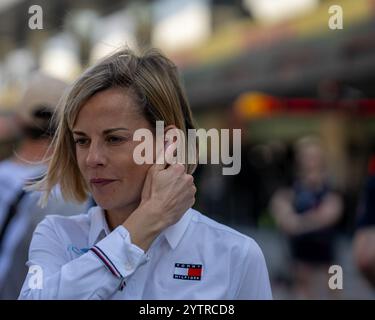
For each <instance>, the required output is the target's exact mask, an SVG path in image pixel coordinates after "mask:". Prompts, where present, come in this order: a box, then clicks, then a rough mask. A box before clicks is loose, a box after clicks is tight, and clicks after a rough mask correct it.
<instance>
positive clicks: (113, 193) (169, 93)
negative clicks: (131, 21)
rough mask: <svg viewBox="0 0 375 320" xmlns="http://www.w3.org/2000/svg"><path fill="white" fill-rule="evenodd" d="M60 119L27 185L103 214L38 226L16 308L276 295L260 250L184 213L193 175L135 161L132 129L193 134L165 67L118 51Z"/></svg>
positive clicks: (181, 168) (83, 81)
mask: <svg viewBox="0 0 375 320" xmlns="http://www.w3.org/2000/svg"><path fill="white" fill-rule="evenodd" d="M59 111H60V112H59V113H58V114H57V120H58V130H57V134H56V136H55V139H54V151H53V155H52V157H51V159H50V162H49V167H48V171H47V173H46V175H45V176H44V179H42V180H41V181H40V182H39V183H38V184H36V185H35V186H34V187H35V188H37V189H42V190H44V191H45V195H46V197H47V196H48V194H49V192H50V191H51V190H52V188H53V187H54V186H55V185H56V184H60V186H61V191H62V194H63V195H64V196H65V198H66V199H69V200H77V201H84V200H86V198H87V196H88V194H92V196H93V198H94V200H95V202H96V203H97V205H98V206H97V207H93V208H91V209H90V210H89V212H88V213H87V214H82V215H77V216H74V217H71V218H67V217H60V216H49V217H47V218H46V219H45V220H44V221H42V222H41V223H40V224H39V225H38V227H37V228H36V230H35V232H34V236H33V239H32V242H31V245H30V251H29V261H28V262H27V265H28V266H29V268H30V269H29V270H30V271H29V274H28V276H27V278H26V280H25V282H24V285H23V288H22V291H21V293H20V297H19V298H20V299H269V298H271V290H270V284H269V279H268V273H267V268H266V264H265V260H264V257H263V254H262V252H261V250H260V248H259V247H258V245H257V244H256V243H255V242H254V241H253V240H252V239H251V238H249V237H247V236H245V235H242V234H240V233H238V232H236V231H235V230H233V229H230V228H229V227H226V226H224V225H221V224H219V223H217V222H215V221H213V220H211V219H209V218H208V217H206V216H204V215H202V214H201V213H199V212H198V211H196V210H194V209H192V208H191V207H192V205H193V204H194V201H195V198H194V197H195V192H196V188H195V186H194V182H193V177H192V175H191V174H192V173H193V171H194V168H195V166H194V165H183V164H178V163H176V164H172V165H170V166H166V165H164V164H158V161H155V162H156V163H153V164H142V165H139V164H136V163H135V161H134V157H133V154H134V150H135V148H136V147H137V145H139V144H140V142H139V141H136V140H135V139H133V135H134V132H135V131H136V130H138V129H141V128H143V129H148V130H150V132H152V133H153V134H155V123H156V121H163V122H164V132H165V133H166V132H168V131H169V130H173V129H177V128H178V129H181V130H182V131H183V132H185V133H186V132H187V130H188V129H194V124H193V119H192V115H191V111H190V107H189V105H188V102H187V100H186V98H185V94H184V92H183V90H182V87H181V85H180V83H179V80H178V74H177V70H176V67H175V66H174V65H173V63H172V62H171V61H170V60H168V59H167V58H166V57H164V56H163V55H162V54H160V53H159V52H158V51H156V50H149V51H147V52H146V53H144V54H143V55H140V56H138V55H136V54H134V53H133V52H132V51H130V50H127V49H126V50H122V51H119V52H116V53H114V54H113V55H111V56H109V57H108V58H106V59H104V60H103V61H101V62H99V63H98V64H97V65H95V66H93V67H92V68H90V69H88V70H87V71H86V72H84V73H83V74H82V75H81V76H80V77H79V78H78V80H77V81H76V82H75V83H74V84H73V85H72V86H71V88H70V90H69V91H68V92H67V93H66V96H65V97H64V98H63V99H62V100H61V101H60V109H59ZM155 138H156V137H155V136H154V139H155ZM156 154H157V156H156ZM162 156H163V154H161V155H160V153H158V152H157V151H156V150H155V157H154V159H155V160H156V157H162Z"/></svg>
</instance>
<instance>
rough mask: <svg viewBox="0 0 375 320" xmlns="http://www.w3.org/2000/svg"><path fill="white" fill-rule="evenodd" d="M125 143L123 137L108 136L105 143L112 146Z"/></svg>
mask: <svg viewBox="0 0 375 320" xmlns="http://www.w3.org/2000/svg"><path fill="white" fill-rule="evenodd" d="M124 141H126V138H124V137H116V136H110V137H107V142H109V143H112V144H117V143H121V142H124Z"/></svg>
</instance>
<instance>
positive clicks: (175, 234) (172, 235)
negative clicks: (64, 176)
mask: <svg viewBox="0 0 375 320" xmlns="http://www.w3.org/2000/svg"><path fill="white" fill-rule="evenodd" d="M192 213H193V209H191V208H190V209H188V210H187V211H186V212H185V213H184V215H183V216H182V217H181V219H180V220H179V221H178V222H177V223H175V224H173V225H171V226H169V227H168V228H167V229H165V230H164V231H163V232H162V234H161V235H164V237H165V238H166V239H167V241H168V243H169V245H170V246H171V248H172V249H175V248H176V247H177V245H178V244H179V242H180V241H181V239H182V237H183V235H184V234H185V231H186V229H187V228H188V226H189V223H190V220H191V217H192ZM88 215H89V217H90V231H89V245H90V246H93V245H95V243H96V242H97V241H98V239H99V237H100V236H102V235H103V233H104V235H108V234H109V233H110V231H109V227H108V224H107V221H106V219H105V215H104V210H103V209H102V208H100V207H93V208H91V209H90V210H89V212H88Z"/></svg>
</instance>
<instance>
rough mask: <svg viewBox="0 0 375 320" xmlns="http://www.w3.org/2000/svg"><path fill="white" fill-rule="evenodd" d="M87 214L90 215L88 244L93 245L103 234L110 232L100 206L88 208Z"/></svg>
mask: <svg viewBox="0 0 375 320" xmlns="http://www.w3.org/2000/svg"><path fill="white" fill-rule="evenodd" d="M88 215H89V217H90V231H89V246H90V247H91V246H93V245H94V244H95V243H96V242H97V241H98V239H99V237H102V236H103V234H104V235H108V234H109V233H110V231H109V227H108V224H107V221H106V219H105V215H104V210H103V209H102V208H100V207H92V208H90V210H89V212H88Z"/></svg>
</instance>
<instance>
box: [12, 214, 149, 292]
mask: <svg viewBox="0 0 375 320" xmlns="http://www.w3.org/2000/svg"><path fill="white" fill-rule="evenodd" d="M147 260H148V256H147V255H146V254H145V253H144V251H143V250H142V249H140V248H139V247H137V246H136V245H134V244H132V243H131V239H130V235H129V233H128V231H127V230H126V229H125V228H124V227H123V226H119V227H117V228H116V229H115V230H113V231H112V232H111V233H110V234H109V235H107V236H106V237H105V238H104V239H103V240H101V241H99V242H98V243H97V244H96V245H95V246H94V247H92V248H91V249H90V250H89V251H88V252H86V253H84V254H83V255H81V256H80V257H78V258H76V259H74V260H71V259H70V258H69V257H68V254H67V251H66V248H65V245H64V242H63V241H62V240H61V239H60V238H59V236H58V234H57V232H56V230H55V228H54V227H53V225H52V223H51V222H50V220H49V219H48V218H47V219H45V220H43V221H42V222H41V223H40V224H39V225H38V227H37V228H36V230H35V232H34V235H33V239H32V241H31V245H30V250H29V260H28V262H27V264H26V265H27V266H28V267H29V273H28V274H27V277H26V279H25V281H24V284H23V287H22V290H21V293H20V295H19V299H108V298H109V297H110V296H111V295H113V294H114V293H115V292H116V291H117V290H126V281H127V279H128V278H129V277H131V276H132V274H134V272H135V271H136V270H137V268H138V267H139V266H140V265H142V264H144V263H145V262H146V261H147Z"/></svg>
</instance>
